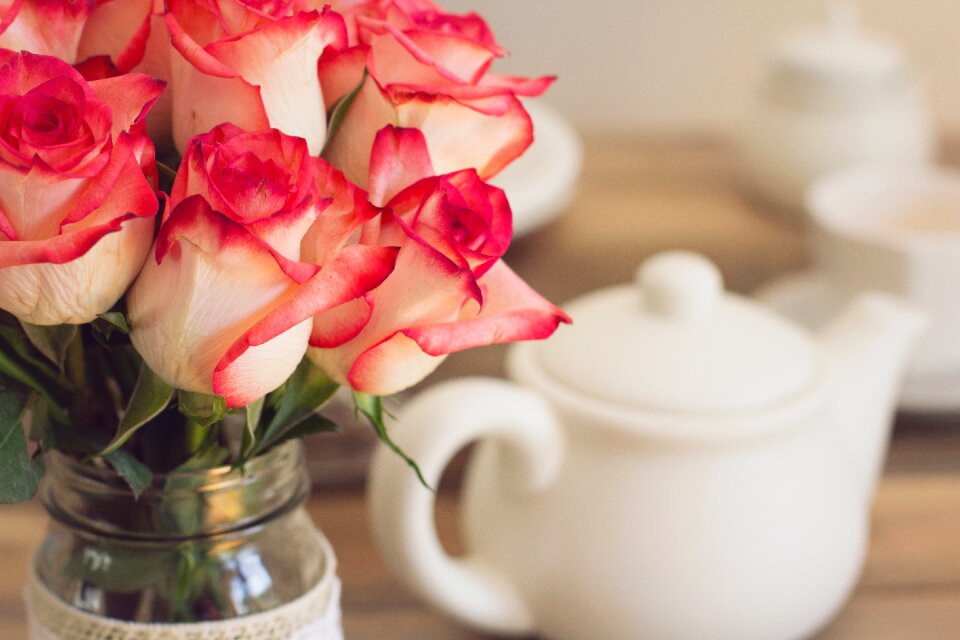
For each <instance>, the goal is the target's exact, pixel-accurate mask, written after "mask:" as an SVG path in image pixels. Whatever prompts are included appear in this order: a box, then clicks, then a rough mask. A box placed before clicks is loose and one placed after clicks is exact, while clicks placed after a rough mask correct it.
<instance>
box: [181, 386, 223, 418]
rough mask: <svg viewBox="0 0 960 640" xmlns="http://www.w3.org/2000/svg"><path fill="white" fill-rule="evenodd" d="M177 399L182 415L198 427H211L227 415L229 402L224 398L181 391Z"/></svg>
mask: <svg viewBox="0 0 960 640" xmlns="http://www.w3.org/2000/svg"><path fill="white" fill-rule="evenodd" d="M177 398H178V405H179V407H180V413H182V414H183V415H185V416H187V417H188V418H190V420H192V421H193V422H195V423H196V424H197V425H198V426H201V427H209V426H210V425H212V424H213V423H214V422H219V421H220V420H223V416H225V415H227V401H226V400H224V398H223V396H217V395H210V394H207V393H194V392H193V391H182V390H181V391H178V392H177Z"/></svg>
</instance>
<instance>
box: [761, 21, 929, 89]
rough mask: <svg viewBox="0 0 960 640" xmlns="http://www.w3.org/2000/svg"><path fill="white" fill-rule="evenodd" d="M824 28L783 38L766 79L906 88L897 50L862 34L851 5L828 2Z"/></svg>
mask: <svg viewBox="0 0 960 640" xmlns="http://www.w3.org/2000/svg"><path fill="white" fill-rule="evenodd" d="M830 7H831V11H830V14H829V19H828V20H827V22H826V24H824V25H823V26H822V27H820V28H817V29H812V30H808V31H804V32H800V33H797V34H794V35H792V36H788V37H786V38H784V39H783V40H782V41H781V42H780V44H779V46H778V47H777V49H776V51H775V54H774V60H773V73H772V78H773V79H774V80H776V81H780V82H789V83H793V84H800V83H803V84H809V83H817V84H819V85H825V86H829V87H832V88H834V89H836V88H860V89H869V88H874V89H883V90H893V89H898V88H902V87H906V86H909V85H911V84H912V81H913V77H912V71H911V69H910V66H909V65H908V63H907V60H906V59H905V57H904V55H903V53H902V52H901V50H900V49H898V48H897V47H895V46H894V45H893V44H891V43H890V42H888V41H886V40H884V39H882V38H880V37H878V36H875V35H872V34H870V33H867V32H865V31H864V30H863V29H862V27H861V26H860V24H859V19H858V14H857V11H856V8H855V6H854V5H853V4H852V3H849V2H834V3H832V4H831V5H830Z"/></svg>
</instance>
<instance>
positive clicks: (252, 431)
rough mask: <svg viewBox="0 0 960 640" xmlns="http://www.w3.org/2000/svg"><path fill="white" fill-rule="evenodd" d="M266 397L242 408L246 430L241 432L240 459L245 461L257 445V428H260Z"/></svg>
mask: <svg viewBox="0 0 960 640" xmlns="http://www.w3.org/2000/svg"><path fill="white" fill-rule="evenodd" d="M265 401H266V396H264V397H262V398H259V399H257V400H254V401H253V402H251V403H250V404H248V405H247V406H246V407H245V408H244V417H245V418H246V420H245V426H246V428H245V429H244V431H243V441H242V443H241V445H240V459H241V460H246V459H247V458H248V457H249V455H250V453H251V452H252V451H253V447H254V446H255V445H256V444H257V427H258V426H260V418H261V416H262V415H263V405H264V403H265Z"/></svg>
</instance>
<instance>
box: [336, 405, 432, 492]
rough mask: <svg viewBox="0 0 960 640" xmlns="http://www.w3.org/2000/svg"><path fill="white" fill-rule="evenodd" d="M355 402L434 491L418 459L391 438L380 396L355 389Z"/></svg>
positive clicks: (385, 442) (396, 452)
mask: <svg viewBox="0 0 960 640" xmlns="http://www.w3.org/2000/svg"><path fill="white" fill-rule="evenodd" d="M353 404H354V406H355V407H356V410H357V411H358V412H360V413H362V414H363V415H364V416H366V418H367V420H368V421H369V422H370V424H371V425H372V426H373V428H374V430H375V431H376V432H377V435H378V436H379V437H380V440H381V441H382V442H383V443H384V444H385V445H387V446H388V447H389V448H390V450H391V451H393V452H394V453H395V454H397V455H398V456H400V457H401V458H403V461H404V462H406V463H407V464H408V465H409V466H410V468H411V469H413V471H414V473H416V474H417V478H418V479H419V480H420V484H422V485H423V486H424V487H426V488H427V489H430V490H431V491H433V488H432V487H431V486H430V485H429V484H427V480H426V479H425V478H424V477H423V473H421V472H420V467H419V466H417V463H416V461H414V459H413V458H411V457H410V456H408V455H407V454H406V453H405V452H404V451H403V449H401V448H400V447H399V446H398V445H397V444H396V443H395V442H394V441H393V440H391V439H390V434H389V433H388V432H387V425H386V422H385V421H384V419H383V414H384V411H383V400H382V399H381V398H380V396H371V395H367V394H365V393H360V392H358V391H354V392H353Z"/></svg>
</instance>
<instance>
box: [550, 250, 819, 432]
mask: <svg viewBox="0 0 960 640" xmlns="http://www.w3.org/2000/svg"><path fill="white" fill-rule="evenodd" d="M565 308H566V310H567V312H568V313H569V314H570V315H571V316H572V317H573V319H574V323H573V325H572V326H571V327H564V328H563V330H561V331H558V332H557V333H556V334H555V335H554V336H553V338H551V340H549V341H547V342H544V343H540V344H537V345H535V351H534V353H533V355H534V358H535V361H536V362H537V363H538V365H539V366H540V367H541V368H542V369H543V370H544V371H545V373H547V374H548V375H549V376H550V377H552V378H554V379H555V380H557V381H558V382H561V383H562V384H564V385H566V386H568V387H571V388H573V389H576V390H578V391H580V392H582V393H585V394H588V395H590V396H592V397H595V398H597V399H599V400H601V401H606V402H610V403H615V404H619V405H621V406H626V407H628V408H630V409H637V410H641V409H642V410H652V411H671V412H684V413H695V412H696V413H699V412H708V411H709V412H730V411H744V410H754V409H761V408H765V407H770V406H772V405H775V404H776V403H778V402H780V401H783V400H786V399H788V398H789V397H790V396H792V395H796V394H797V393H799V392H801V391H802V390H803V389H804V388H805V387H806V386H807V385H808V384H809V383H810V382H811V381H812V380H813V379H814V377H815V376H816V373H817V348H816V345H815V344H814V342H813V340H812V338H811V337H810V336H809V335H808V334H807V333H806V332H804V331H803V330H801V329H800V328H799V327H797V326H795V325H793V324H791V323H789V322H787V321H786V320H783V319H781V318H779V317H778V316H776V315H774V314H773V313H772V312H770V311H768V310H767V309H765V308H763V307H762V306H760V305H759V304H757V303H754V302H751V301H749V300H747V299H746V298H743V297H741V296H737V295H733V294H728V293H724V291H723V283H722V279H721V276H720V272H719V271H718V269H717V268H716V267H715V266H714V265H713V263H711V262H710V261H709V260H707V259H706V258H704V257H702V256H700V255H698V254H694V253H689V252H682V251H672V252H666V253H662V254H658V255H656V256H654V257H652V258H650V259H648V260H647V261H646V262H645V263H644V264H643V265H641V267H640V269H639V270H638V277H637V282H636V285H634V286H629V285H627V286H620V287H613V288H610V289H604V290H601V291H598V292H595V293H592V294H588V295H586V296H584V297H582V298H579V299H577V300H575V301H573V302H572V303H570V304H569V305H566V307H565Z"/></svg>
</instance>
